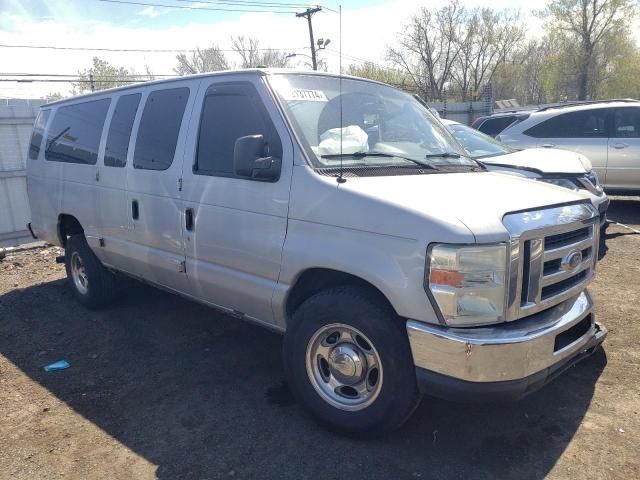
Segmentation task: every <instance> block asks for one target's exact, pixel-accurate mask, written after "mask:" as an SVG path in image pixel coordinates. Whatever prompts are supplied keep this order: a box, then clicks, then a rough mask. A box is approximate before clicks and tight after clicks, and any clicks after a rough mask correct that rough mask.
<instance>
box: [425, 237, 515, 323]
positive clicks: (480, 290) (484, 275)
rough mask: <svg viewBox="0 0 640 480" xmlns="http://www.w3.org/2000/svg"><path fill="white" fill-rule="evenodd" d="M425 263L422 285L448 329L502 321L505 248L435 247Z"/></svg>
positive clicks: (493, 246) (504, 293)
mask: <svg viewBox="0 0 640 480" xmlns="http://www.w3.org/2000/svg"><path fill="white" fill-rule="evenodd" d="M428 261H429V268H428V271H427V278H426V281H425V283H426V286H427V287H428V289H429V291H430V292H431V294H432V296H433V298H434V299H435V301H436V303H437V306H438V308H439V310H440V314H441V315H442V317H443V319H444V321H445V322H446V323H447V324H448V325H457V326H463V325H469V326H470V325H484V324H490V323H497V322H502V321H504V320H505V306H506V301H505V297H506V265H507V246H506V245H505V244H499V245H471V246H460V245H446V244H436V245H433V246H431V247H430V249H429V252H428Z"/></svg>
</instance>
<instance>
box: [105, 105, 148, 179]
mask: <svg viewBox="0 0 640 480" xmlns="http://www.w3.org/2000/svg"><path fill="white" fill-rule="evenodd" d="M141 96H142V94H140V93H134V94H132V95H123V96H122V97H120V98H119V99H118V103H117V104H116V109H115V110H114V112H113V116H112V117H111V124H110V125H109V134H108V136H107V146H106V148H105V151H104V164H105V165H106V166H107V167H124V166H125V165H126V164H127V152H128V151H129V140H130V139H131V129H132V128H133V120H134V119H135V118H136V112H137V111H138V104H139V103H140V97H141Z"/></svg>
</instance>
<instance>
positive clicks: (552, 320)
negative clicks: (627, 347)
mask: <svg viewBox="0 0 640 480" xmlns="http://www.w3.org/2000/svg"><path fill="white" fill-rule="evenodd" d="M407 332H408V335H409V343H410V345H411V351H412V353H413V359H414V363H415V366H416V374H417V378H418V384H419V386H420V389H421V391H422V392H423V393H426V394H429V395H436V396H440V397H444V398H448V399H456V400H485V399H487V398H495V397H500V398H509V399H516V398H520V397H522V396H524V395H526V394H528V393H531V392H533V391H534V390H536V389H538V388H540V387H541V386H543V385H544V384H545V383H547V382H548V381H550V380H552V379H553V378H555V377H556V376H557V375H559V374H560V373H562V372H563V371H564V370H565V369H566V368H568V367H570V366H571V365H574V364H575V363H577V362H578V361H580V360H582V359H583V358H585V357H587V356H588V355H590V354H591V353H593V352H594V351H595V350H596V348H597V347H598V346H599V345H600V344H601V343H602V342H603V341H604V339H605V337H606V334H607V330H606V329H605V328H604V327H602V326H601V325H599V324H597V323H596V322H595V321H594V315H593V303H592V301H591V297H590V296H589V294H588V293H587V291H583V292H582V293H580V294H579V295H578V296H577V297H574V298H572V299H570V300H567V301H565V302H563V303H561V304H560V305H557V306H555V307H553V308H550V309H548V310H545V311H543V312H540V313H538V314H535V315H531V316H530V317H527V318H525V319H521V320H518V321H515V322H511V323H509V322H507V323H503V324H500V325H496V326H490V327H477V328H447V327H441V326H436V325H427V324H425V323H422V322H417V321H414V320H409V321H407Z"/></svg>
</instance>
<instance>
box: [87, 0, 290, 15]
mask: <svg viewBox="0 0 640 480" xmlns="http://www.w3.org/2000/svg"><path fill="white" fill-rule="evenodd" d="M98 2H106V3H119V4H124V5H140V6H143V7H162V8H178V9H182V10H209V11H213V12H245V13H296V12H295V11H294V10H266V9H265V10H250V9H238V8H215V7H197V6H193V5H189V6H187V5H166V4H161V3H142V2H133V1H129V0H98Z"/></svg>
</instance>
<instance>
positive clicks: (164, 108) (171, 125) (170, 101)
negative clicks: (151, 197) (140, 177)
mask: <svg viewBox="0 0 640 480" xmlns="http://www.w3.org/2000/svg"><path fill="white" fill-rule="evenodd" d="M188 99H189V88H187V87H182V88H171V89H168V90H156V91H155V92H151V94H149V96H148V97H147V101H146V103H145V105H144V110H143V112H142V119H141V120H140V127H139V128H138V135H137V137H136V146H135V152H134V154H133V167H134V168H140V169H143V170H166V169H167V168H169V167H170V166H171V163H173V156H174V155H175V153H176V144H177V143H178V134H179V133H180V125H182V117H183V116H184V109H185V107H186V106H187V100H188Z"/></svg>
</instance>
